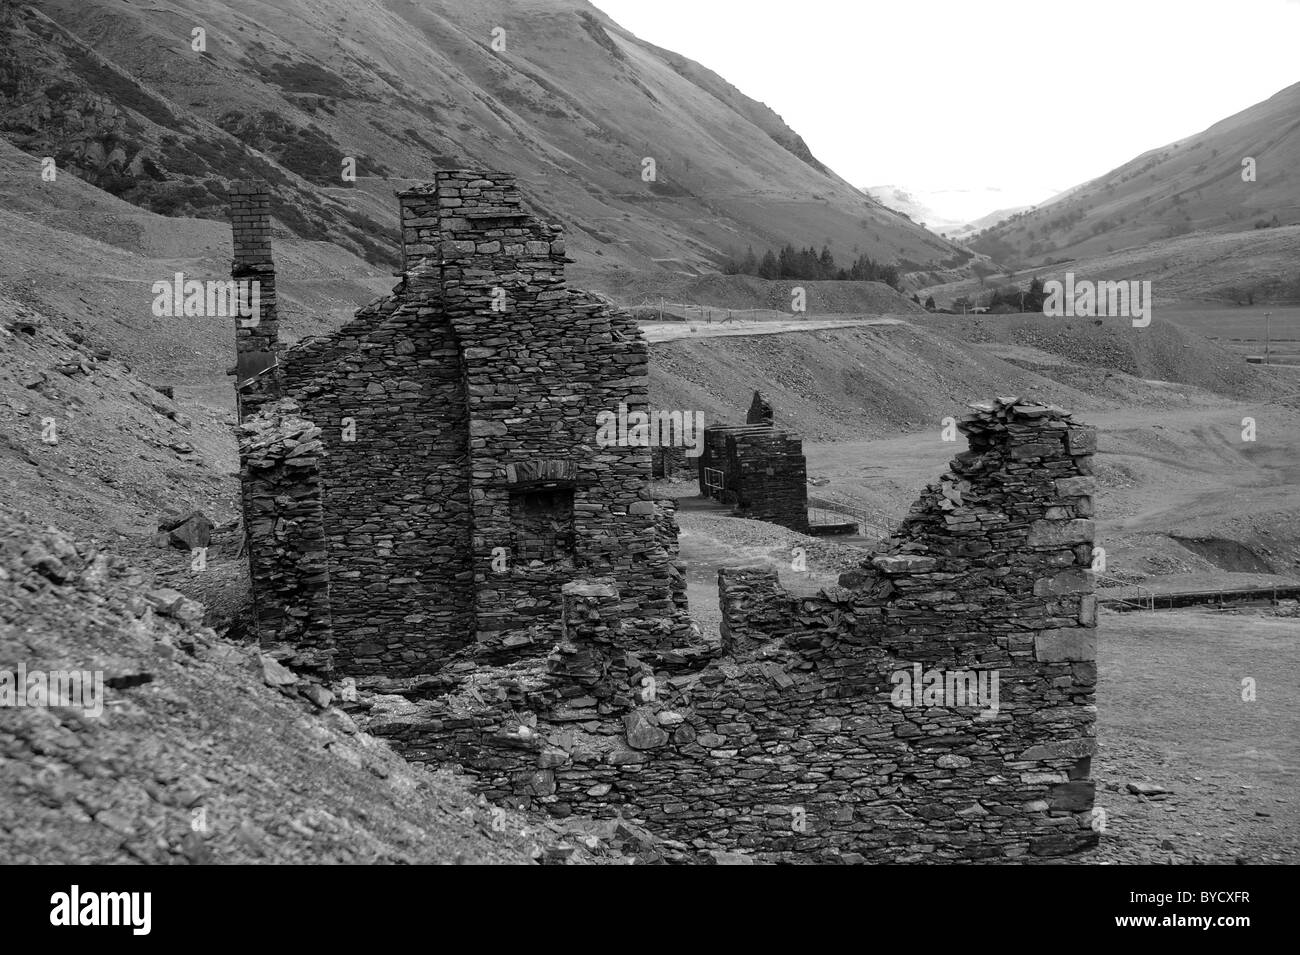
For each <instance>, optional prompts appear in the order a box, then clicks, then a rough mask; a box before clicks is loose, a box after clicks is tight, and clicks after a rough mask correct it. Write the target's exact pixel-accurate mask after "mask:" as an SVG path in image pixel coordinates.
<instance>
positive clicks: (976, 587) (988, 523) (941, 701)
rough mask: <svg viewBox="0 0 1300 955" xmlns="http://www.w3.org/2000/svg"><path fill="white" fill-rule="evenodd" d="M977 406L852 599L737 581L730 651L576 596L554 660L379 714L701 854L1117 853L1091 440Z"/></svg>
mask: <svg viewBox="0 0 1300 955" xmlns="http://www.w3.org/2000/svg"><path fill="white" fill-rule="evenodd" d="M974 407H975V409H976V411H975V414H973V415H971V416H969V417H967V418H966V419H965V420H964V421H963V422H962V424H961V429H962V431H963V432H964V433H965V434H966V435H967V436H968V438H969V442H970V447H969V449H968V450H967V451H965V452H964V453H962V454H959V455H958V456H957V457H956V458H954V459H953V461H952V462H951V465H950V470H949V472H947V473H945V474H944V475H943V476H942V477H941V479H940V480H939V482H938V483H936V484H934V485H932V486H930V487H929V488H927V489H926V491H925V492H924V494H923V495H922V496H921V498H920V499H919V500H918V501H917V503H916V505H915V506H914V507H913V508H912V510H911V512H910V514H909V515H908V517H907V518H906V519H905V520H904V522H903V523H902V525H901V526H900V528H899V530H898V532H897V533H896V535H895V536H894V538H892V539H891V541H890V542H889V546H888V547H887V548H885V549H884V550H883V551H882V552H880V553H878V554H874V555H873V556H872V557H871V558H870V559H869V560H868V561H867V562H866V563H865V564H864V565H863V566H862V568H861V569H860V570H858V571H855V572H852V573H850V574H846V575H845V576H844V577H843V578H842V579H841V586H840V587H836V588H829V589H827V590H825V591H823V592H822V593H821V594H819V595H818V596H816V597H812V598H805V597H795V596H791V595H789V594H787V593H786V592H784V591H783V590H782V588H781V587H780V585H779V583H778V581H777V579H776V577H775V575H774V574H773V573H771V572H770V571H766V570H762V569H741V570H723V571H721V572H720V573H719V588H720V592H721V605H722V613H723V625H722V634H721V636H722V641H721V644H719V645H713V646H710V647H707V648H694V650H693V651H692V652H691V653H682V654H676V655H674V654H673V653H671V652H659V653H657V654H653V655H651V654H647V653H645V652H644V651H643V650H642V649H640V648H638V647H637V646H635V645H634V644H633V643H631V642H629V640H628V639H627V638H626V635H625V633H624V626H625V621H623V620H622V619H621V618H620V614H619V612H618V606H619V601H620V595H619V590H618V587H617V585H616V583H615V582H614V581H612V580H610V579H603V580H601V579H596V580H586V581H577V582H574V583H571V584H569V585H567V586H566V587H565V588H564V639H563V640H562V642H561V643H560V644H559V645H558V646H557V647H556V649H555V651H554V652H553V653H552V654H551V656H550V657H549V658H548V659H547V660H546V661H545V662H539V661H533V662H527V661H525V662H521V663H518V664H515V665H512V666H510V667H505V668H479V669H475V668H472V667H463V668H460V669H458V670H456V671H454V672H448V673H446V674H444V676H443V681H442V682H441V683H440V684H438V685H437V686H438V688H439V694H438V696H437V698H436V699H433V700H431V701H427V702H424V703H421V704H420V705H419V706H407V707H404V708H402V710H399V709H392V710H390V709H387V708H385V707H383V706H376V707H375V709H374V710H373V711H372V716H371V719H370V725H369V728H370V730H371V732H374V733H377V734H379V735H384V736H387V737H389V738H390V739H391V740H392V742H393V744H394V745H395V746H397V747H398V749H399V750H400V751H402V752H403V753H404V754H405V755H406V756H407V757H408V758H410V759H415V760H421V761H427V762H431V763H445V762H459V763H461V764H462V765H463V766H464V767H465V768H466V770H467V771H469V772H470V773H472V774H474V775H475V776H476V777H477V786H478V788H479V789H480V790H481V791H483V792H485V793H486V794H487V795H488V796H489V798H491V799H493V800H496V801H500V802H507V803H511V804H520V805H527V806H533V807H541V808H545V809H547V810H549V811H550V812H551V813H553V814H555V815H557V816H563V815H567V814H569V813H574V812H578V813H589V814H592V815H597V816H602V815H605V816H607V815H611V814H613V813H615V812H619V813H621V814H623V815H624V816H627V817H630V818H633V819H635V820H637V821H639V822H641V823H643V824H645V825H646V826H648V827H649V828H650V829H652V830H653V831H654V832H655V833H656V834H658V835H660V836H665V837H669V838H674V839H677V840H680V841H681V842H683V843H685V844H687V845H689V846H691V847H693V848H695V849H696V850H698V851H700V852H702V853H703V852H707V851H710V850H746V851H749V852H752V853H753V854H755V855H756V856H758V857H760V858H763V859H771V860H800V859H804V860H806V859H810V858H814V859H823V860H828V861H831V860H838V861H844V862H864V861H870V862H883V861H936V862H937V861H950V860H981V859H991V860H1009V859H1017V858H1024V857H1028V856H1055V855H1063V854H1067V853H1071V852H1074V851H1077V850H1079V849H1082V848H1085V847H1087V846H1090V845H1093V844H1095V842H1096V839H1097V836H1096V834H1095V833H1094V831H1093V829H1092V826H1091V822H1092V819H1091V809H1092V805H1093V794H1094V787H1093V783H1092V782H1091V781H1090V780H1089V778H1088V777H1089V773H1090V761H1091V756H1092V754H1093V752H1094V749H1095V741H1094V725H1093V724H1094V718H1095V706H1094V703H1093V699H1094V696H1093V694H1094V688H1095V684H1096V665H1095V662H1094V661H1095V648H1096V636H1095V634H1096V631H1095V629H1094V628H1095V625H1096V599H1095V597H1094V596H1093V595H1092V594H1091V592H1090V591H1091V581H1090V578H1089V577H1088V576H1087V574H1086V570H1087V568H1088V567H1089V566H1090V562H1091V550H1092V540H1093V525H1092V522H1091V520H1089V518H1090V516H1091V514H1092V499H1091V493H1092V480H1091V478H1090V477H1089V475H1090V474H1091V464H1090V461H1091V455H1092V454H1093V452H1094V451H1095V447H1096V445H1095V433H1094V431H1093V430H1092V429H1091V428H1088V427H1085V426H1081V425H1077V424H1075V423H1074V422H1073V421H1072V420H1071V418H1070V415H1068V414H1067V413H1065V412H1062V411H1060V410H1059V409H1055V408H1051V407H1046V406H1041V405H1036V404H1032V403H1027V402H1026V403H1021V402H1019V401H1017V400H1016V399H998V400H997V401H996V402H993V403H989V404H984V405H978V406H974ZM403 710H404V711H403Z"/></svg>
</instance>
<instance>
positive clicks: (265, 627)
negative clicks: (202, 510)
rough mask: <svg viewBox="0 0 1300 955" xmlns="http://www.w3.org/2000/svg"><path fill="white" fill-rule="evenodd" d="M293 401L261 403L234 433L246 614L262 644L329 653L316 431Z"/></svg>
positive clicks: (331, 638) (330, 636)
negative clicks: (249, 604)
mask: <svg viewBox="0 0 1300 955" xmlns="http://www.w3.org/2000/svg"><path fill="white" fill-rule="evenodd" d="M298 410H299V409H298V407H297V406H296V405H295V404H294V403H293V402H288V401H285V402H276V403H271V404H266V405H264V406H263V408H262V413H261V414H259V415H257V416H255V417H253V418H251V419H250V420H249V421H248V422H247V423H246V424H244V425H243V426H241V428H240V430H239V462H240V469H241V470H240V478H241V490H242V495H241V499H242V504H243V511H244V532H245V536H246V539H247V542H248V555H249V556H248V562H249V570H250V572H251V574H252V575H253V578H254V579H255V580H256V581H257V586H256V587H254V588H253V611H254V614H255V615H256V619H257V627H258V633H259V635H260V637H261V640H262V642H263V643H276V642H286V643H294V644H297V645H299V646H303V647H310V648H313V649H317V650H321V651H325V652H329V651H331V650H332V649H333V646H334V630H333V620H332V618H331V614H330V593H329V590H330V587H329V584H330V581H329V569H328V567H327V565H326V557H325V548H326V545H325V525H324V518H323V513H322V509H321V482H320V463H321V455H322V452H323V450H324V449H323V446H322V445H321V442H320V429H319V428H316V427H314V426H313V425H312V424H311V422H309V421H306V420H304V419H302V418H301V417H299V416H298V414H297V411H298Z"/></svg>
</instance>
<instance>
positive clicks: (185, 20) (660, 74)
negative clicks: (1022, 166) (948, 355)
mask: <svg viewBox="0 0 1300 955" xmlns="http://www.w3.org/2000/svg"><path fill="white" fill-rule="evenodd" d="M0 17H3V18H4V24H3V29H0V135H3V136H4V137H6V138H8V139H9V140H10V141H11V142H13V143H14V144H15V145H17V146H18V147H19V148H21V149H22V150H23V151H24V152H26V153H27V154H29V155H31V156H33V157H39V156H46V155H49V156H53V157H55V158H56V159H57V160H58V162H59V165H60V167H62V168H64V169H74V170H75V171H76V173H77V175H79V176H81V177H82V178H84V179H86V180H87V181H89V182H92V183H94V184H95V185H98V186H100V187H101V188H103V189H105V190H107V191H109V192H111V193H113V194H115V195H118V196H120V197H122V198H124V199H126V200H128V201H130V202H132V203H135V204H137V205H140V206H142V207H145V208H149V209H152V210H155V211H159V212H164V213H167V214H170V215H195V216H202V217H206V218H214V219H220V218H222V217H224V214H225V205H224V194H225V188H226V185H227V184H228V182H229V181H230V180H232V179H236V178H249V177H254V176H256V177H261V178H265V179H268V180H269V181H271V182H272V183H273V184H274V186H275V190H276V198H275V202H274V206H273V213H274V215H275V216H276V218H277V219H278V220H279V221H280V222H281V223H282V224H283V225H284V227H285V228H286V229H287V230H289V231H291V232H292V233H294V234H295V235H297V236H299V237H300V238H303V239H309V240H324V239H329V240H330V241H332V242H335V243H336V244H338V245H341V246H343V247H345V248H346V249H348V250H349V251H350V252H352V253H354V254H356V255H359V256H362V257H364V258H366V259H367V260H369V261H370V262H372V263H375V264H378V265H383V266H391V265H392V264H393V263H394V261H395V249H396V245H395V242H394V241H393V236H392V233H391V230H390V227H389V224H390V223H391V222H392V219H393V211H392V210H393V198H392V191H393V189H394V188H397V187H400V186H401V185H402V184H403V183H405V182H409V181H414V180H423V179H428V178H430V173H431V171H432V170H433V169H435V168H439V167H451V166H465V165H475V166H480V167H484V168H490V169H504V170H506V171H509V172H512V173H515V174H517V175H518V177H519V180H520V184H521V187H522V188H523V190H524V193H525V196H526V198H527V199H528V201H529V202H530V203H531V204H532V205H533V207H534V208H535V209H537V210H538V211H539V212H540V213H541V214H543V215H545V216H547V217H548V218H550V219H552V220H554V221H558V222H560V223H561V224H563V225H564V226H565V228H566V230H567V232H568V240H569V249H570V252H571V254H572V255H573V256H574V258H575V259H577V260H578V261H579V262H582V263H584V264H587V265H589V266H592V267H600V266H605V265H613V264H618V265H622V266H624V267H631V268H638V269H655V268H661V269H665V270H667V271H685V272H688V273H696V272H700V271H708V270H711V269H712V268H714V267H715V266H716V264H717V263H718V262H720V261H721V260H722V259H723V258H724V257H725V255H726V254H727V252H728V251H729V250H743V249H744V248H745V247H746V246H748V245H753V246H754V247H755V248H759V249H762V248H767V247H771V246H776V245H779V244H780V243H782V242H784V241H791V242H794V243H796V244H797V243H801V242H807V243H813V244H816V245H817V246H818V247H820V246H821V245H822V244H830V245H831V246H832V247H833V248H834V249H835V250H837V251H842V252H843V253H844V255H842V256H841V257H842V258H849V257H851V255H850V254H849V253H855V254H856V253H857V252H864V253H866V254H868V255H870V256H871V257H872V258H874V259H877V260H881V261H887V262H897V263H899V264H900V265H902V266H903V267H904V268H914V267H918V266H921V265H927V266H928V265H930V264H935V265H939V264H949V265H953V264H960V263H961V262H963V261H965V259H966V258H967V257H968V256H967V255H966V253H964V252H963V251H962V250H960V249H958V248H956V247H955V246H952V245H950V244H949V243H947V242H945V241H943V240H942V239H939V238H938V237H936V236H934V235H931V234H929V233H927V232H925V231H924V230H922V229H920V228H919V227H918V226H916V225H914V224H912V223H910V222H908V221H907V220H906V219H904V218H902V217H900V216H897V215H895V214H894V213H892V212H890V211H889V210H887V209H885V208H884V207H882V206H881V205H879V204H878V203H876V202H874V201H872V200H870V199H869V198H867V197H866V196H864V195H863V194H862V193H860V192H859V191H858V190H857V189H855V188H853V187H852V186H851V185H849V184H848V183H847V182H845V181H844V180H842V179H840V178H839V177H838V176H836V175H835V174H834V173H833V172H831V171H829V170H827V169H825V168H824V167H823V166H822V165H821V163H819V162H818V161H817V160H816V158H815V157H813V156H812V155H811V153H810V152H809V150H808V148H807V146H806V145H805V144H804V143H803V141H802V139H800V138H799V136H798V134H797V133H796V132H795V131H793V130H791V129H790V128H789V127H787V126H786V125H785V124H784V123H783V122H782V121H781V119H780V118H779V117H778V116H777V115H776V114H775V113H773V112H772V111H771V110H770V109H768V108H767V107H765V106H763V105H762V104H759V103H756V102H754V101H753V100H750V99H748V98H747V97H745V96H744V95H743V94H742V93H741V92H740V91H738V90H736V89H735V88H734V87H732V86H730V85H729V84H728V83H726V81H725V80H723V79H722V78H721V77H718V76H717V75H716V74H714V73H712V72H710V71H708V70H706V69H705V68H703V67H702V66H700V65H699V64H696V63H693V62H691V61H689V60H686V59H684V58H682V57H680V56H677V55H676V54H673V53H671V52H669V51H666V50H662V49H659V48H658V47H655V46H653V45H651V44H648V43H645V42H643V41H641V40H639V39H637V38H636V37H634V36H632V35H631V34H629V33H628V32H627V31H625V30H623V29H622V28H620V27H619V26H618V25H617V24H616V23H614V22H613V21H611V20H610V19H609V18H608V17H606V16H605V15H604V14H602V13H601V12H600V11H599V10H597V9H596V8H595V7H594V6H591V5H590V4H589V3H586V2H585V0H528V2H517V0H509V2H508V0H485V2H476V3H474V4H466V3H463V2H458V0H433V2H421V3H419V4H414V3H406V2H395V0H394V2H389V0H286V2H282V3H277V4H271V5H268V4H263V3H259V2H255V0H231V2H225V0H222V2H217V0H178V2H175V3H172V4H169V5H168V6H167V7H166V8H165V9H155V8H146V7H142V6H136V5H132V4H124V3H118V2H114V0H46V2H43V3H42V4H41V5H40V8H39V11H38V10H36V9H33V8H32V7H29V6H27V5H25V4H21V3H17V2H15V0H5V3H4V5H3V6H0ZM196 28H201V29H203V30H205V31H206V35H205V44H206V49H205V50H203V51H202V52H196V51H194V50H193V49H191V34H192V31H193V30H194V29H196ZM494 31H504V32H497V33H494ZM494 39H495V40H496V41H497V44H498V46H500V45H504V48H503V49H499V50H494V49H493V46H492V45H493V42H494ZM345 157H353V158H355V159H356V166H357V169H356V173H357V181H356V182H355V183H350V182H345V181H343V179H342V176H341V172H342V163H343V160H344V159H345ZM646 158H651V159H653V160H654V162H655V164H656V175H655V179H654V181H644V180H643V178H642V170H643V160H644V159H646Z"/></svg>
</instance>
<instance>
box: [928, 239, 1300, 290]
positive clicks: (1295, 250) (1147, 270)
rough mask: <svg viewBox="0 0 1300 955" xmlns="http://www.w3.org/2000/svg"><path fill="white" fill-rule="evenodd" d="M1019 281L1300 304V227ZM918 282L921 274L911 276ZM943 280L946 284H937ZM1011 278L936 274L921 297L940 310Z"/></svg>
mask: <svg viewBox="0 0 1300 955" xmlns="http://www.w3.org/2000/svg"><path fill="white" fill-rule="evenodd" d="M1013 271H1014V278H1013V279H1011V280H1010V281H1013V282H1014V284H1016V285H1017V286H1019V287H1020V288H1026V287H1027V286H1028V284H1029V282H1030V281H1031V280H1032V279H1034V278H1039V279H1042V280H1043V281H1044V282H1046V281H1047V280H1049V279H1057V280H1058V281H1061V280H1063V279H1064V277H1065V273H1066V272H1072V273H1073V274H1074V277H1075V278H1076V279H1085V278H1086V279H1091V280H1093V281H1104V280H1113V281H1120V280H1123V281H1135V280H1150V282H1151V293H1152V295H1153V296H1154V297H1155V301H1156V303H1157V304H1159V305H1169V304H1172V303H1175V302H1194V301H1207V302H1230V303H1242V304H1245V303H1246V302H1247V301H1248V300H1253V302H1255V303H1256V304H1262V303H1265V302H1272V303H1296V302H1300V225H1293V226H1279V227H1277V228H1272V229H1260V230H1252V231H1250V232H1196V233H1193V234H1191V235H1181V236H1178V237H1176V238H1172V239H1157V240H1154V241H1152V242H1150V243H1148V244H1146V245H1141V246H1136V247H1133V248H1125V249H1119V250H1117V251H1115V252H1105V253H1100V254H1095V255H1090V256H1088V257H1087V258H1080V259H1074V260H1071V261H1068V262H1061V263H1058V264H1055V265H1047V266H1035V267H1030V268H1025V269H1014V267H1013ZM911 278H913V279H914V280H915V279H916V278H917V276H916V275H913V276H911ZM935 279H938V280H940V281H935ZM1008 281H1009V280H1008V278H1007V277H1006V274H1005V273H1004V274H1002V275H991V276H988V277H987V278H986V280H985V283H984V284H983V286H981V283H980V282H979V280H978V279H972V278H969V277H965V276H963V277H960V278H957V279H955V280H954V279H953V277H952V276H951V274H944V273H930V274H929V281H923V283H922V286H923V287H921V288H920V291H919V293H918V294H919V295H920V296H921V298H922V299H924V298H925V297H926V296H927V295H933V296H934V297H935V301H936V302H937V303H938V304H940V305H946V304H948V303H950V302H952V300H953V299H955V298H958V297H959V296H962V295H966V296H970V297H972V298H973V297H975V296H978V295H979V294H980V292H981V291H982V290H985V289H989V288H994V287H997V286H1001V285H1005V284H1007V283H1008Z"/></svg>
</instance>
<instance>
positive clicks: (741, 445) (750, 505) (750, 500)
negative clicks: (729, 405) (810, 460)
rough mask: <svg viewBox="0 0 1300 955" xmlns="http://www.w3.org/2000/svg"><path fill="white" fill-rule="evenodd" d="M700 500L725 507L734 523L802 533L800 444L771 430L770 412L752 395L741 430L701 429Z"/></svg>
mask: <svg viewBox="0 0 1300 955" xmlns="http://www.w3.org/2000/svg"><path fill="white" fill-rule="evenodd" d="M699 481H700V496H701V497H711V498H714V499H715V500H718V501H720V502H722V503H723V504H731V505H734V507H735V512H736V514H738V515H739V516H740V517H748V518H752V519H754V520H758V521H769V522H771V523H773V524H780V525H782V526H783V527H788V528H790V529H791V530H796V531H799V532H800V533H804V534H806V533H808V465H807V462H806V461H805V460H804V455H803V438H801V437H799V436H798V435H795V434H792V433H791V432H789V431H785V430H783V429H780V428H777V427H776V424H775V422H774V420H773V415H772V406H771V404H769V403H768V402H767V401H766V400H765V399H764V398H763V396H762V395H761V394H759V393H758V392H757V391H756V392H754V400H753V402H752V403H751V404H750V406H749V412H748V414H747V415H746V421H745V424H743V425H715V426H713V427H711V428H705V429H704V450H703V453H701V454H700V457H699Z"/></svg>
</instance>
